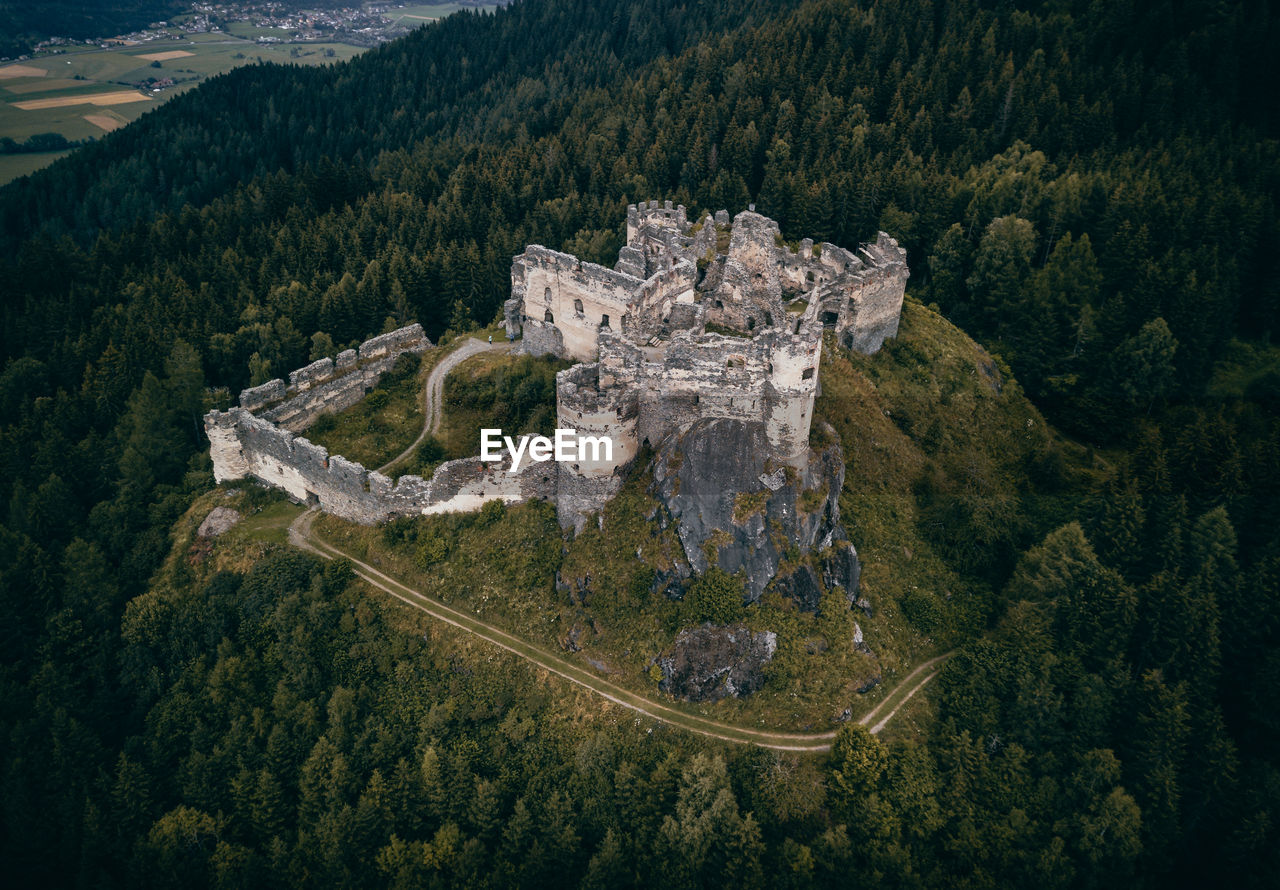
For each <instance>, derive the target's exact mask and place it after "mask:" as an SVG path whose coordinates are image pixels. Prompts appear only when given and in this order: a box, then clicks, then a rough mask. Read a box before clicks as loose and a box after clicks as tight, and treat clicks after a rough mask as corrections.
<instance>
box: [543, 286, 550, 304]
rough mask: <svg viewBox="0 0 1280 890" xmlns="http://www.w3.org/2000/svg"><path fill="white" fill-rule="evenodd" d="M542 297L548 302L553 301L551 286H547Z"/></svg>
mask: <svg viewBox="0 0 1280 890" xmlns="http://www.w3.org/2000/svg"><path fill="white" fill-rule="evenodd" d="M542 299H544V300H546V301H547V302H548V303H550V302H551V288H547V289H546V290H544V291H543V292H542Z"/></svg>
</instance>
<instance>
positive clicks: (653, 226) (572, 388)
mask: <svg viewBox="0 0 1280 890" xmlns="http://www.w3.org/2000/svg"><path fill="white" fill-rule="evenodd" d="M907 275H908V272H907V265H906V254H905V251H903V250H902V248H900V247H899V246H898V243H897V242H896V241H894V240H893V239H892V238H890V237H889V236H888V235H886V234H884V233H883V232H882V233H880V235H879V237H878V238H877V239H876V241H875V243H874V244H868V245H864V246H863V247H862V248H861V249H860V251H859V252H858V254H854V253H852V252H850V251H848V250H845V249H843V248H840V247H837V246H835V245H834V244H822V245H820V246H815V245H814V244H813V242H812V241H811V240H809V239H805V240H804V241H801V242H800V243H799V246H798V250H793V249H792V248H791V247H789V246H787V245H786V244H785V243H784V241H783V239H782V235H781V232H780V231H779V229H778V225H777V223H776V222H774V221H773V220H771V219H768V218H767V217H764V216H761V215H760V214H758V213H755V212H754V209H752V210H747V211H744V212H742V213H739V214H738V215H737V217H735V218H734V219H733V221H732V223H730V220H729V215H728V213H727V212H725V211H720V212H719V213H717V214H715V216H711V215H707V216H706V217H705V218H704V219H703V220H702V221H701V222H700V223H697V224H696V225H691V224H690V223H689V221H688V216H687V213H686V210H685V208H684V207H683V206H677V207H672V206H671V203H670V202H666V203H665V204H664V205H662V206H659V205H658V202H656V201H651V202H649V203H648V204H640V205H632V206H631V207H629V208H628V209H627V243H626V245H625V246H624V247H623V248H622V249H621V250H620V251H619V253H618V261H617V263H616V264H615V265H614V268H613V269H606V268H605V267H603V266H598V265H595V264H593V263H584V262H582V261H581V260H579V259H578V258H577V257H574V256H570V255H569V254H564V253H559V252H557V251H553V250H548V249H547V248H545V247H541V246H538V245H531V246H529V247H528V248H527V249H526V250H525V252H524V253H523V254H521V255H520V256H517V257H516V258H515V260H514V261H513V263H512V267H511V299H509V300H508V301H507V302H506V304H505V320H506V327H507V332H508V334H509V335H510V336H512V337H515V336H518V335H522V336H523V341H522V344H521V351H523V352H527V353H530V354H534V355H542V354H548V353H550V354H553V355H557V356H560V357H562V358H575V359H578V360H580V361H582V362H585V363H587V364H582V365H578V366H576V367H574V368H571V369H569V370H567V371H563V372H561V374H560V375H559V376H558V377H557V380H556V397H557V406H558V412H557V416H558V421H559V424H560V425H561V426H563V427H571V428H575V429H578V430H580V431H586V432H587V433H589V434H592V435H608V436H610V437H611V438H612V439H613V441H614V459H613V461H612V463H611V464H600V465H595V466H592V467H589V468H587V467H582V466H570V467H561V468H560V472H561V477H562V481H561V485H560V491H561V496H560V499H559V501H558V505H559V511H560V517H561V521H562V523H563V524H566V525H567V524H573V525H575V526H580V525H581V523H582V521H583V520H584V518H585V516H586V515H587V514H588V513H590V512H592V511H594V510H598V509H599V508H600V507H602V506H603V505H604V503H605V502H606V501H607V500H608V499H609V498H610V497H611V496H612V495H613V493H614V492H615V491H616V490H617V488H618V486H619V485H620V484H621V478H620V476H619V475H618V474H617V472H616V471H617V470H618V469H619V468H620V467H622V466H625V465H626V464H627V463H629V462H630V461H631V460H632V459H633V458H634V456H635V455H636V454H637V453H638V452H639V450H640V448H641V447H642V446H643V445H650V446H652V447H654V448H657V447H658V445H659V444H660V443H661V442H662V441H664V440H665V439H666V438H667V437H668V436H670V435H672V434H673V433H676V432H678V431H680V430H682V429H687V428H688V427H689V426H690V425H692V424H693V423H695V422H697V421H698V420H701V419H705V418H727V419H737V420H745V421H760V422H763V423H764V424H765V429H766V433H767V439H768V442H769V447H770V449H771V451H772V453H771V455H770V457H771V458H773V459H775V460H778V461H782V462H788V463H793V464H798V463H800V462H803V461H804V460H805V459H806V458H807V455H808V453H809V452H808V440H809V428H810V424H811V423H812V419H813V402H814V398H815V397H816V395H817V387H818V365H819V362H820V360H821V352H822V333H823V330H824V328H832V329H834V330H835V333H836V338H837V342H839V343H840V344H841V345H842V346H844V347H846V348H851V349H857V350H859V351H860V352H865V353H873V352H876V351H877V350H878V349H879V348H880V346H881V344H882V343H883V342H884V341H885V339H887V338H889V337H892V336H893V335H894V334H896V333H897V329H898V317H899V315H900V313H901V309H902V298H903V293H904V289H905V286H906V279H907Z"/></svg>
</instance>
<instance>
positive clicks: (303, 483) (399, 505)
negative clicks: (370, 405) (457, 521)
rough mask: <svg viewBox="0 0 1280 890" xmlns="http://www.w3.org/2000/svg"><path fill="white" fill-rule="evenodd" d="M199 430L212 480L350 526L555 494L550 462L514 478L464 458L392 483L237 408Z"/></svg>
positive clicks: (504, 465) (502, 468)
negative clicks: (312, 508)
mask: <svg viewBox="0 0 1280 890" xmlns="http://www.w3.org/2000/svg"><path fill="white" fill-rule="evenodd" d="M205 430H206V432H207V433H208V434H209V441H210V443H211V446H212V453H213V456H214V477H215V478H216V480H217V481H218V482H229V481H233V480H236V479H244V478H249V477H252V478H254V479H257V480H259V481H260V482H264V483H266V484H267V485H271V486H273V487H275V488H279V489H281V490H283V491H284V492H285V493H287V494H288V495H289V496H290V497H291V498H293V499H294V500H295V501H298V502H300V503H307V504H316V505H319V506H320V508H321V509H323V510H324V511H325V512H326V513H332V514H334V515H335V516H341V517H342V518H343V519H348V520H351V521H353V522H360V523H364V524H371V523H375V522H381V521H383V520H386V519H390V518H393V517H396V516H416V515H420V514H431V513H444V512H450V511H469V510H476V509H479V508H480V507H481V506H482V505H483V504H484V503H485V502H486V501H491V500H501V501H504V502H506V503H522V502H524V501H528V500H534V499H540V500H547V499H550V498H553V497H555V494H556V481H557V478H556V477H557V473H556V465H555V464H552V463H533V462H528V461H526V462H525V463H524V464H523V465H522V466H521V467H520V469H519V471H518V472H517V473H514V474H513V473H508V472H507V469H508V468H509V467H510V465H511V464H510V461H509V460H503V461H500V462H494V463H488V462H483V461H481V460H480V459H479V458H478V457H470V458H464V459H462V460H455V461H449V462H448V463H445V464H441V465H440V466H439V467H437V468H436V471H435V472H434V473H433V474H432V476H431V478H430V479H422V478H421V477H419V476H401V477H400V478H399V479H397V480H395V482H394V483H393V482H392V480H391V479H389V478H388V477H386V476H383V475H382V474H381V473H378V472H376V471H373V470H368V469H366V468H365V467H363V466H362V465H360V464H358V463H355V462H354V461H350V460H347V459H346V458H344V457H343V456H342V455H339V454H333V455H331V454H329V452H328V451H326V450H325V449H324V448H323V447H322V446H320V445H316V444H314V443H312V442H310V441H308V440H307V439H305V438H302V437H300V436H295V435H294V434H293V433H291V432H289V431H288V430H284V429H281V428H279V427H278V426H276V425H274V424H272V423H271V422H270V421H268V420H266V419H265V418H263V417H257V416H255V415H253V414H252V413H250V412H249V411H246V410H244V409H243V408H232V409H230V410H229V411H212V412H210V413H209V414H208V415H207V416H206V417H205Z"/></svg>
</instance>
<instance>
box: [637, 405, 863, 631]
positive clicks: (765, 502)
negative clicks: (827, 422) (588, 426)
mask: <svg viewBox="0 0 1280 890" xmlns="http://www.w3.org/2000/svg"><path fill="white" fill-rule="evenodd" d="M764 427H765V425H764V424H763V423H760V422H751V421H740V420H730V419H724V418H717V419H710V420H703V421H699V422H698V423H695V424H693V425H692V426H691V427H690V428H689V429H688V430H687V431H686V432H685V433H684V434H683V435H680V436H673V437H671V438H670V439H669V440H667V441H666V442H664V443H663V446H662V447H661V448H660V449H659V451H658V453H657V456H656V457H655V459H654V463H653V478H654V481H653V494H654V495H655V496H656V497H657V499H658V501H659V504H660V505H661V506H660V508H659V511H658V512H659V517H658V518H659V521H660V522H663V523H667V524H669V523H673V522H674V523H675V524H676V533H677V536H678V537H679V538H680V543H681V545H682V546H683V548H684V553H685V557H686V559H687V560H688V562H689V566H690V568H691V569H692V571H694V572H697V573H701V572H705V571H706V570H707V568H708V567H709V566H710V565H711V564H712V562H714V563H715V564H716V565H718V566H719V567H720V568H721V569H723V570H724V571H726V572H729V573H730V574H732V573H735V572H738V571H742V572H743V573H744V574H745V575H746V579H747V594H746V598H747V600H748V601H755V600H757V599H759V598H760V595H761V594H762V593H763V592H764V589H765V588H766V587H767V586H768V585H769V583H770V582H771V581H773V580H774V578H775V577H776V576H778V575H779V569H780V567H781V568H784V571H783V572H782V577H781V578H779V581H778V589H779V591H780V592H782V593H783V594H784V595H786V596H790V597H792V598H794V599H795V600H796V601H797V602H798V603H799V604H800V605H801V606H802V607H803V608H805V609H809V610H811V611H812V610H815V609H817V607H818V603H819V601H820V599H821V596H822V592H823V589H824V588H825V589H831V588H833V587H840V588H843V590H844V591H845V594H846V597H847V598H848V599H849V601H852V600H853V598H854V594H855V593H856V591H857V585H858V574H859V566H858V557H857V553H856V552H855V551H854V549H853V545H852V544H851V543H849V540H848V536H847V535H846V534H845V531H844V527H843V526H842V525H841V524H840V507H839V497H840V489H841V487H842V486H843V485H844V456H843V452H842V450H841V448H840V445H839V444H838V443H836V444H832V445H830V446H828V447H827V448H825V449H823V450H822V451H810V453H809V455H808V459H807V460H806V461H804V462H803V463H802V464H801V465H800V466H793V465H791V464H787V465H783V466H773V465H772V462H771V461H769V460H768V459H767V455H768V454H769V448H768V446H767V440H766V431H765V428H764ZM829 435H832V436H834V433H829ZM789 552H790V553H791V554H792V557H793V558H792V560H791V563H790V565H787V566H785V567H784V565H783V564H784V557H785V556H786V555H787V554H788V553H789ZM796 553H799V555H800V559H799V560H798V561H797V560H795V558H794V556H795V554H796Z"/></svg>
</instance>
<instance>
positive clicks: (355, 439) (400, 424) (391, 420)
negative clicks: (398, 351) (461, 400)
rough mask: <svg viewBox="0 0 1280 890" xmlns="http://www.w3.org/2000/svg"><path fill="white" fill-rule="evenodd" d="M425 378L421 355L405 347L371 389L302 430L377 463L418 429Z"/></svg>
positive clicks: (319, 442) (356, 458)
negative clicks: (406, 350) (359, 398)
mask: <svg viewBox="0 0 1280 890" xmlns="http://www.w3.org/2000/svg"><path fill="white" fill-rule="evenodd" d="M425 381H426V375H425V373H424V372H423V370H422V362H421V360H420V359H419V358H418V356H416V355H414V354H413V353H405V354H403V355H401V356H400V357H399V358H398V359H396V363H395V365H394V366H393V367H392V369H391V370H389V371H387V372H385V373H384V374H383V375H382V376H381V377H380V378H379V379H378V383H377V386H376V387H375V388H374V390H373V392H371V393H369V394H368V395H367V396H365V397H364V399H363V400H361V401H360V402H358V403H356V404H355V405H353V406H352V407H351V408H348V409H347V410H346V411H343V412H341V413H339V414H328V415H325V416H323V417H321V418H320V419H319V420H317V421H316V422H315V423H313V424H312V425H311V426H310V427H308V428H307V430H306V431H305V432H304V433H303V435H304V436H306V438H308V439H310V440H311V441H312V442H314V443H316V444H317V445H322V446H324V447H325V448H327V449H328V450H329V453H330V454H340V455H342V456H343V457H345V458H347V459H348V460H353V461H356V462H357V463H361V464H363V465H364V466H365V467H367V468H369V469H376V468H378V467H381V466H382V465H383V464H385V463H386V462H387V461H389V460H391V459H392V458H394V457H395V456H396V455H398V454H400V453H401V452H402V451H404V450H405V449H406V448H408V447H409V446H410V445H411V444H412V443H413V440H414V439H416V438H417V437H418V434H419V433H420V432H422V425H423V422H424V418H423V415H422V387H423V385H424V384H425Z"/></svg>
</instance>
